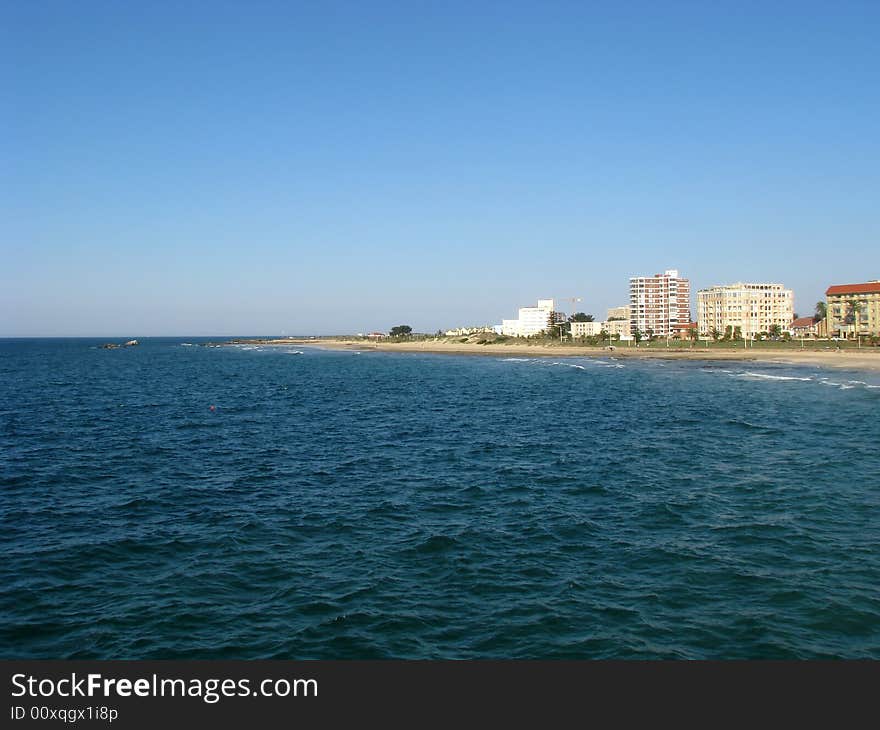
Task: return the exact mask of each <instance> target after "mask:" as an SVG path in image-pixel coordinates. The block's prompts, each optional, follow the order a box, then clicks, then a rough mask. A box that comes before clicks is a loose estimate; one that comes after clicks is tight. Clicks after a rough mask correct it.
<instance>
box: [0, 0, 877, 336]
mask: <svg viewBox="0 0 880 730" xmlns="http://www.w3.org/2000/svg"><path fill="white" fill-rule="evenodd" d="M878 39H880V2H877V1H876V0H868V1H866V2H846V1H841V2H809V1H808V0H798V1H796V2H766V0H761V1H760V2H748V1H743V0H737V1H735V2H707V1H706V0H694V1H693V2H676V1H674V0H667V1H665V2H655V1H654V0H651V1H649V2H625V1H615V2H604V3H599V2H596V3H593V2H584V1H583V0H577V1H575V2H550V1H546V0H542V1H541V2H538V1H535V2H528V3H526V2H516V1H511V0H508V1H507V2H476V1H474V0H470V1H468V2H453V1H451V0H446V1H443V2H417V1H414V2H402V1H401V2H369V0H355V1H352V2H346V3H342V2H332V1H331V0H318V1H315V2H294V1H293V0H287V1H285V2H261V1H259V0H257V1H252V0H249V1H248V2H238V3H225V2H220V1H219V0H211V1H210V2H202V3H193V2H179V1H175V2H161V1H156V0H154V1H151V2H115V1H112V2H111V1H108V2H88V1H86V0H80V1H79V2H44V1H41V0H32V1H31V0H18V1H16V2H10V0H3V1H2V3H0V56H2V57H0V61H2V69H0V82H2V85H3V93H2V99H0V119H2V126H3V134H2V135H0V221H2V222H0V335H4V336H18V335H96V336H103V335H108V336H110V335H112V336H148V335H159V334H207V335H214V334H277V333H280V332H282V331H284V332H287V333H302V334H308V333H319V332H323V333H337V332H356V331H368V330H373V329H379V330H387V329H388V328H389V327H391V326H392V325H395V324H400V323H407V324H410V325H412V326H413V327H414V328H415V329H416V330H424V331H434V330H436V329H437V328H440V327H443V328H446V327H452V326H459V325H467V324H477V323H494V322H499V321H500V320H501V318H502V317H513V316H515V310H516V308H517V307H518V306H523V305H527V304H533V303H534V301H535V300H536V299H538V298H539V297H551V296H554V297H559V298H562V297H572V296H578V297H582V298H583V300H584V301H583V303H582V304H581V305H579V306H578V309H581V310H584V311H587V312H592V313H594V314H596V315H599V316H602V315H603V314H604V311H605V308H606V307H609V306H613V305H616V304H623V303H626V300H627V295H628V290H627V287H628V278H629V277H630V276H633V275H642V274H652V273H656V272H658V271H662V270H664V269H666V268H678V269H680V271H681V273H682V275H684V276H688V277H690V279H691V282H692V288H693V289H694V291H696V289H697V288H700V287H705V286H711V285H713V284H719V283H730V282H733V281H738V280H746V281H780V282H783V283H784V284H786V285H788V286H790V287H791V288H793V289H794V290H795V309H796V310H797V311H799V312H800V313H801V314H809V313H811V312H812V309H813V304H814V303H815V302H816V300H817V299H819V298H820V297H822V296H823V294H824V290H825V288H826V287H827V286H828V285H829V284H832V283H846V282H853V281H859V280H865V279H874V278H880V223H878V217H880V46H878ZM563 308H564V309H566V310H568V311H570V307H569V306H565V307H563Z"/></svg>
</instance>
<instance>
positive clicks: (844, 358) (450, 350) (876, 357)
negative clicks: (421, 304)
mask: <svg viewBox="0 0 880 730" xmlns="http://www.w3.org/2000/svg"><path fill="white" fill-rule="evenodd" d="M237 343H250V344H260V345H311V346H315V347H324V348H327V349H333V350H358V351H377V352H421V353H434V354H445V355H483V356H490V357H492V356H495V357H497V356H499V355H502V356H504V355H515V356H523V355H525V356H528V357H593V358H607V357H619V358H638V359H654V360H720V361H760V362H763V363H778V364H795V365H815V366H820V367H835V368H849V369H853V370H880V348H862V349H853V348H849V349H842V350H839V351H838V350H834V349H833V348H832V347H830V346H828V345H827V344H825V343H816V342H813V343H810V344H809V345H808V346H806V347H804V349H800V348H794V347H791V346H789V347H772V346H770V347H767V346H764V347H760V348H754V349H752V348H749V349H741V350H740V349H732V348H730V349H721V348H718V349H715V348H708V349H707V348H705V347H701V346H699V345H697V346H694V347H680V346H679V347H672V346H671V347H669V348H666V347H665V346H663V345H661V344H658V343H655V344H653V345H651V346H650V347H647V346H644V345H643V346H642V347H635V346H630V347H627V346H615V347H614V349H613V350H610V349H608V348H607V347H590V346H587V345H549V344H546V343H536V344H528V343H514V344H511V343H505V344H477V343H473V342H459V341H456V340H455V339H454V338H438V339H429V340H415V341H399V342H398V341H388V340H380V341H369V340H361V339H358V340H354V339H343V338H321V337H316V338H301V337H297V338H271V339H249V340H232V341H229V342H227V343H226V344H237Z"/></svg>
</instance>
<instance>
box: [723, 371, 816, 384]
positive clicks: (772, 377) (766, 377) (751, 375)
mask: <svg viewBox="0 0 880 730" xmlns="http://www.w3.org/2000/svg"><path fill="white" fill-rule="evenodd" d="M733 377H735V378H755V379H757V380H799V381H801V382H807V381H810V380H812V378H810V377H798V376H796V375H770V374H769V373H753V372H751V371H746V372H744V373H738V374H736V375H734V376H733Z"/></svg>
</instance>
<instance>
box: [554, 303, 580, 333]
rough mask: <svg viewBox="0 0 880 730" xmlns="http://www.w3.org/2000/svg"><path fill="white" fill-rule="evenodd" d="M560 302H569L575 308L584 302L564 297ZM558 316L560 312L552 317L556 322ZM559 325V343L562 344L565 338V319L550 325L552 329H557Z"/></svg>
mask: <svg viewBox="0 0 880 730" xmlns="http://www.w3.org/2000/svg"><path fill="white" fill-rule="evenodd" d="M559 301H562V302H568V303H569V304H571V305H572V307H573V306H574V305H575V304H577V303H578V302H580V301H583V300H582V299H581V298H580V297H562V298H561V299H560V300H559ZM558 314H559V312H553V314H552V315H551V316H552V318H553V319H554V320H556V317H557V316H558ZM557 325H558V326H559V341H560V342H562V338H563V337H564V336H565V326H564V325H565V318H562V320H561V321H560V320H557V321H554V322H551V323H550V326H551V327H555V326H557Z"/></svg>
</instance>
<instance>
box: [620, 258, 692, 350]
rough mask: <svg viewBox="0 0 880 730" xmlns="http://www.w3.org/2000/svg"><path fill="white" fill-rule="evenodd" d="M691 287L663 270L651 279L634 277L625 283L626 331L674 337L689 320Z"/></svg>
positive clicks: (670, 271)
mask: <svg viewBox="0 0 880 730" xmlns="http://www.w3.org/2000/svg"><path fill="white" fill-rule="evenodd" d="M690 287H691V285H690V282H689V281H688V280H687V279H683V278H682V277H680V276H679V274H678V269H667V270H666V271H665V272H664V273H662V274H654V276H634V277H632V278H631V279H630V280H629V309H630V312H629V322H630V332H635V331H636V330H638V331H639V332H643V333H646V334H652V335H654V336H655V337H674V336H675V333H676V332H677V331H679V329H680V326H681V325H685V324H688V323H689V322H690V321H691V288H690Z"/></svg>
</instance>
